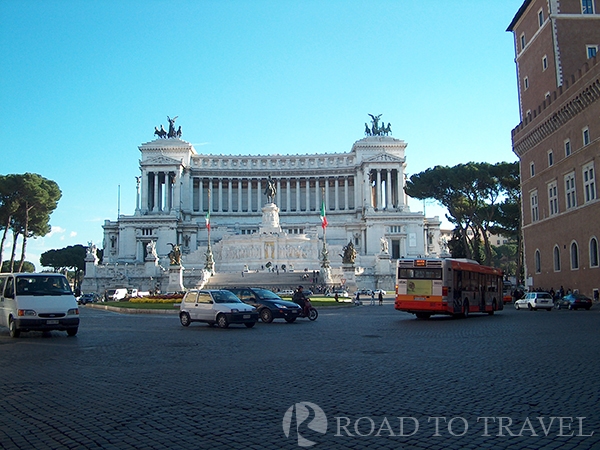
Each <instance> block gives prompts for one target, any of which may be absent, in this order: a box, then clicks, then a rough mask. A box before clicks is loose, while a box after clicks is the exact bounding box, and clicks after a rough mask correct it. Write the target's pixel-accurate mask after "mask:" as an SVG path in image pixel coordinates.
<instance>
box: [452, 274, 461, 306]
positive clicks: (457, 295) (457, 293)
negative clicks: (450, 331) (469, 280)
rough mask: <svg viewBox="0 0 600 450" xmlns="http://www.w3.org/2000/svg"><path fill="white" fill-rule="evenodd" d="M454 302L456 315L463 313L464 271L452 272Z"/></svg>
mask: <svg viewBox="0 0 600 450" xmlns="http://www.w3.org/2000/svg"><path fill="white" fill-rule="evenodd" d="M452 274H453V277H452V300H453V308H454V313H456V314H459V313H461V312H462V303H463V302H462V291H463V273H462V270H457V269H454V270H452Z"/></svg>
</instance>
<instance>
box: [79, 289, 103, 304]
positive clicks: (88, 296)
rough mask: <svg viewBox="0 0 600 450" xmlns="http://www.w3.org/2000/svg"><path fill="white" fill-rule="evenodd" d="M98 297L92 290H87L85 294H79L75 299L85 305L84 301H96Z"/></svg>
mask: <svg viewBox="0 0 600 450" xmlns="http://www.w3.org/2000/svg"><path fill="white" fill-rule="evenodd" d="M98 299H99V295H98V294H96V293H94V292H88V293H87V294H81V296H80V297H79V298H78V299H77V302H78V303H79V304H80V305H85V304H86V303H96V302H97V301H98Z"/></svg>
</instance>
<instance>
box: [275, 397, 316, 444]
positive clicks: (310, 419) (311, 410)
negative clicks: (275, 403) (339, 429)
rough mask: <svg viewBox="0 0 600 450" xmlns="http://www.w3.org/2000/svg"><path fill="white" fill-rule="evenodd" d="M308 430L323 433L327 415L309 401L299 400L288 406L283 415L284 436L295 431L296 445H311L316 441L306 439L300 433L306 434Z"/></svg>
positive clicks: (288, 435)
mask: <svg viewBox="0 0 600 450" xmlns="http://www.w3.org/2000/svg"><path fill="white" fill-rule="evenodd" d="M305 423H306V424H305ZM309 430H312V431H314V432H317V433H321V434H325V432H326V431H327V416H326V415H325V413H324V412H323V410H322V409H321V408H320V407H319V406H317V405H315V404H314V403H310V402H300V403H296V404H294V405H292V406H290V407H289V408H288V410H287V411H286V412H285V414H284V415H283V432H284V433H285V437H290V436H293V434H294V433H296V437H297V439H298V446H300V447H312V446H313V445H315V444H316V442H314V441H311V440H310V439H307V438H306V437H304V436H302V434H301V433H305V434H307V433H308V432H309Z"/></svg>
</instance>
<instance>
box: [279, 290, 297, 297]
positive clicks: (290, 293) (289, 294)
mask: <svg viewBox="0 0 600 450" xmlns="http://www.w3.org/2000/svg"><path fill="white" fill-rule="evenodd" d="M277 295H279V296H280V297H292V296H293V295H294V291H293V290H291V289H284V290H283V291H279V292H277Z"/></svg>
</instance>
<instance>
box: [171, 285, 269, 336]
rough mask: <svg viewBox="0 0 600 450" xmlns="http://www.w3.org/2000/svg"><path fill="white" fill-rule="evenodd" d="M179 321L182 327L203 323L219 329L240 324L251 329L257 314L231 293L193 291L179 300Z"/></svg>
mask: <svg viewBox="0 0 600 450" xmlns="http://www.w3.org/2000/svg"><path fill="white" fill-rule="evenodd" d="M179 320H180V322H181V325H183V326H184V327H187V326H189V325H190V324H191V323H192V322H205V323H208V324H209V325H211V326H212V325H215V324H217V325H218V326H219V327H220V328H227V327H228V326H229V325H230V324H242V323H243V324H244V325H245V326H246V327H248V328H252V327H253V326H254V325H256V322H257V321H258V312H257V311H256V308H253V307H252V306H250V305H247V304H246V303H244V302H242V301H241V300H240V299H239V298H237V297H236V296H235V294H234V293H232V292H229V291H225V290H217V289H212V290H197V289H193V290H190V291H188V292H187V293H186V294H185V295H184V297H183V299H182V300H181V304H180V306H179Z"/></svg>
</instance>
